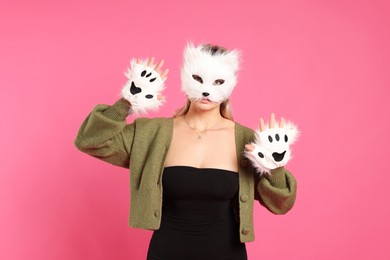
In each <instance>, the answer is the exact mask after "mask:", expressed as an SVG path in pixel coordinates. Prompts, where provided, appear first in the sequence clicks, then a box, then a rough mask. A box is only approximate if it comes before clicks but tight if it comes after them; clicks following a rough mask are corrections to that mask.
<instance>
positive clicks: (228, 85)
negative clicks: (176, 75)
mask: <svg viewBox="0 0 390 260" xmlns="http://www.w3.org/2000/svg"><path fill="white" fill-rule="evenodd" d="M203 46H204V45H199V46H197V47H195V46H194V45H193V44H192V43H188V44H187V46H186V48H185V50H184V63H183V66H182V69H181V81H182V90H183V91H184V92H185V93H186V94H187V96H188V98H189V99H190V100H201V99H202V98H208V99H209V100H210V101H212V102H217V103H222V102H223V101H225V100H227V99H229V98H230V95H231V93H232V91H233V89H234V87H235V86H236V83H237V71H238V69H239V52H238V51H237V50H231V51H227V52H226V53H216V54H214V55H212V54H211V52H209V51H207V50H203V49H202V47H203ZM194 75H195V76H194ZM194 77H196V78H197V77H199V78H200V79H201V81H202V82H199V81H200V80H199V78H197V79H198V80H196V79H194ZM221 80H223V83H222V84H220V85H218V82H219V83H220V82H221ZM216 81H217V82H216ZM203 93H208V95H207V94H205V95H207V97H206V96H205V95H204V94H203Z"/></svg>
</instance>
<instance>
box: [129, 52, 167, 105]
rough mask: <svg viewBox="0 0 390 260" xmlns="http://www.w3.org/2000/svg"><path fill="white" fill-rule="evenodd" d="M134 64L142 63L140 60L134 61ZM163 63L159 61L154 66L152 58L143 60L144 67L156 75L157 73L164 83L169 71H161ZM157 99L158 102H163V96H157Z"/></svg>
mask: <svg viewBox="0 0 390 260" xmlns="http://www.w3.org/2000/svg"><path fill="white" fill-rule="evenodd" d="M135 62H136V63H138V64H142V63H143V61H142V60H140V59H136V60H135ZM164 62H165V61H164V60H160V61H159V62H158V63H156V64H155V63H154V57H150V58H147V59H146V60H145V63H146V66H148V67H149V68H151V69H154V70H155V71H156V72H157V73H159V74H160V77H161V79H162V80H163V81H165V79H166V78H167V76H168V72H169V69H165V70H162V69H161V68H162V66H163V65H164ZM157 98H158V100H165V96H163V95H158V96H157Z"/></svg>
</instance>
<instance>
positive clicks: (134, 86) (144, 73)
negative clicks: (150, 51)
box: [130, 70, 156, 99]
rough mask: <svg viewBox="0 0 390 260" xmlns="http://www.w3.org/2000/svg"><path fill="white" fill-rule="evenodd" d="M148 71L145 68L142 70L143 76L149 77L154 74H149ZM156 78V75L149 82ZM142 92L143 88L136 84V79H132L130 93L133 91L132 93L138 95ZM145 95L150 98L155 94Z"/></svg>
mask: <svg viewBox="0 0 390 260" xmlns="http://www.w3.org/2000/svg"><path fill="white" fill-rule="evenodd" d="M146 73H147V71H146V70H143V71H142V72H141V77H145V78H149V77H150V76H151V75H152V73H151V72H149V73H148V74H146ZM155 80H156V77H154V78H151V79H149V82H153V81H155ZM141 92H142V89H141V88H139V87H137V86H136V85H135V83H134V81H132V82H131V86H130V93H131V94H132V95H136V94H138V93H141ZM145 97H146V98H148V99H150V98H153V95H150V94H148V95H146V96H145Z"/></svg>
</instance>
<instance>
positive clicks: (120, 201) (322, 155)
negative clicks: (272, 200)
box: [0, 0, 390, 260]
mask: <svg viewBox="0 0 390 260" xmlns="http://www.w3.org/2000/svg"><path fill="white" fill-rule="evenodd" d="M54 2H55V1H17V0H12V1H11V0H8V1H5V0H3V1H1V3H0V86H1V100H2V101H1V103H0V106H1V112H2V116H1V118H2V119H1V121H2V123H1V128H0V131H1V136H3V140H2V143H3V145H2V146H1V156H0V160H1V161H0V167H1V175H0V176H1V180H0V259H4V260H11V259H12V260H16V259H17V260H19V259H20V260H22V259H23V260H25V259H34V260H35V259H37V260H38V259H39V260H46V259H59V260H62V259H75V260H76V259H80V260H81V259H94V260H96V259H102V260H103V259H104V260H105V259H119V260H120V259H144V258H145V256H146V251H147V247H148V243H149V239H150V236H151V234H152V233H151V232H149V231H145V230H138V229H131V228H128V227H127V220H128V210H129V189H128V187H129V176H128V174H127V171H126V170H125V169H122V168H119V167H114V166H111V165H109V164H105V163H103V162H100V161H98V160H96V159H93V158H92V157H89V156H87V155H84V154H82V153H80V152H79V151H77V150H76V148H75V147H74V145H73V140H74V138H75V136H76V133H77V130H78V127H79V126H80V124H81V122H82V120H83V119H84V118H85V117H86V116H87V114H88V113H89V111H90V110H91V109H92V108H93V106H94V105H96V104H98V103H106V104H112V103H113V102H115V101H116V100H117V98H118V97H119V93H120V89H121V88H122V86H123V84H124V83H125V81H126V79H125V77H124V76H123V72H124V71H125V70H126V68H127V67H128V64H129V60H130V59H131V58H132V57H139V58H145V57H148V56H155V57H156V58H157V59H160V58H164V59H165V60H166V67H168V68H170V75H169V79H168V81H167V85H168V89H167V90H166V92H165V94H166V96H167V103H166V104H165V106H164V107H163V108H162V109H161V110H160V111H159V112H158V113H152V114H150V115H149V116H170V115H171V113H172V111H173V110H174V109H175V108H177V107H179V106H181V105H182V104H183V103H184V100H185V96H184V94H183V93H182V92H181V91H180V77H179V71H180V65H181V55H182V50H183V47H184V45H185V43H186V41H187V40H192V41H194V42H195V43H201V42H208V43H216V44H220V45H223V46H226V47H228V48H237V49H240V50H242V53H243V63H242V71H241V72H240V75H239V78H240V80H239V84H238V86H237V88H236V91H235V93H234V95H233V98H232V99H233V106H234V114H235V118H236V120H237V121H239V122H241V123H243V124H245V125H247V126H250V127H252V128H255V127H257V123H258V118H259V117H260V116H265V117H267V118H268V115H269V113H270V112H272V111H273V112H275V113H276V115H277V116H281V115H283V116H285V117H286V118H288V119H290V120H292V121H294V122H295V123H297V124H298V125H299V127H300V129H301V131H302V135H301V138H300V140H299V141H298V142H297V143H296V144H295V145H294V147H293V152H294V159H293V160H292V161H291V162H290V164H289V169H290V170H291V171H292V172H293V173H294V175H295V176H296V178H297V180H298V184H299V187H298V188H299V191H298V196H297V201H296V205H295V207H294V208H293V210H292V211H291V212H289V213H288V214H287V215H285V216H275V215H272V214H270V213H269V212H268V211H266V210H265V209H264V208H263V207H261V206H260V205H256V206H255V227H256V230H255V234H256V240H255V241H254V242H252V243H247V249H248V254H249V259H297V260H298V259H299V260H301V259H304V260H305V259H390V252H389V250H388V247H389V236H390V224H389V219H390V203H389V199H388V198H389V192H388V190H389V183H390V174H389V172H388V170H387V160H388V155H389V152H388V150H387V149H386V148H387V147H388V146H389V145H390V141H389V126H390V108H389V105H388V100H389V87H390V84H389V83H390V79H389V65H390V62H389V58H390V51H389V46H390V35H389V31H390V30H389V25H390V23H389V22H390V19H389V15H388V10H389V4H388V1H356V0H355V1H352V0H351V1H347V0H341V1H340V0H338V1H329V0H323V1H309V0H299V1H245V0H241V1H226V0H225V1H203V0H202V1H179V0H178V1H147V2H144V1H89V3H88V1H57V3H54ZM130 120H132V118H131V119H130Z"/></svg>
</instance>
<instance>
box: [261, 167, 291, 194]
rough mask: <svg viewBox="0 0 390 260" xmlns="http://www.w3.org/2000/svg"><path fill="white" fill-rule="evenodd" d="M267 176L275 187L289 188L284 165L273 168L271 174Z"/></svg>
mask: <svg viewBox="0 0 390 260" xmlns="http://www.w3.org/2000/svg"><path fill="white" fill-rule="evenodd" d="M266 178H267V179H268V181H269V182H270V183H271V185H272V186H274V187H278V188H282V189H284V188H287V180H286V169H285V168H284V167H279V168H276V169H273V170H271V174H267V175H266Z"/></svg>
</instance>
